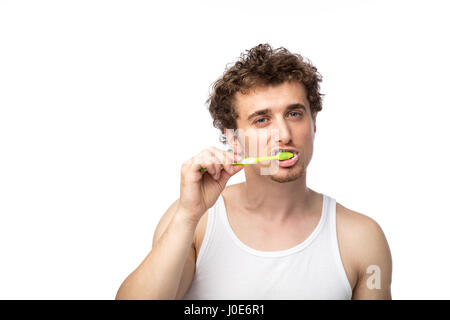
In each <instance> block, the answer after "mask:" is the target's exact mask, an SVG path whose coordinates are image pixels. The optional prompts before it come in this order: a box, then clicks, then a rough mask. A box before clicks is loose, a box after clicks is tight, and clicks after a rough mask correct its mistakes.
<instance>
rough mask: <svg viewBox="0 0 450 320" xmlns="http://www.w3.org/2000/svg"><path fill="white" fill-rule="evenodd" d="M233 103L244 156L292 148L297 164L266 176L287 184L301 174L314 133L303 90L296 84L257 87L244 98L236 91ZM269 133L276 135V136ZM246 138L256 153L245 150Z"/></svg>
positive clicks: (304, 171) (312, 119) (251, 167)
mask: <svg viewBox="0 0 450 320" xmlns="http://www.w3.org/2000/svg"><path fill="white" fill-rule="evenodd" d="M235 102H236V111H237V113H238V115H239V117H238V119H237V120H236V123H237V128H238V129H240V130H242V131H243V132H246V135H247V136H246V137H244V139H246V142H245V156H268V155H271V151H272V150H273V149H274V147H275V148H276V147H278V148H280V149H283V148H293V149H294V150H296V151H297V152H298V159H297V161H296V162H295V163H294V164H293V165H290V166H287V167H282V166H281V165H280V166H279V167H278V169H276V170H275V171H274V172H273V173H272V172H271V174H269V175H267V177H268V178H270V179H272V180H273V181H277V182H288V181H293V180H296V179H298V178H299V177H302V176H303V175H305V173H306V168H307V166H308V164H309V162H310V161H311V158H312V153H313V142H314V135H315V132H316V125H315V119H314V118H313V115H312V114H311V110H310V105H309V102H308V99H307V92H306V89H305V87H304V86H303V85H302V84H300V83H296V82H284V83H282V84H280V85H277V86H263V87H257V88H254V89H252V90H251V91H250V92H249V93H248V94H245V95H244V94H242V93H240V92H237V93H236V95H235ZM262 130H266V132H265V133H266V135H261V134H260V133H262ZM276 130H278V131H276ZM273 132H278V137H277V136H276V134H273ZM261 137H262V138H261ZM249 139H252V140H253V141H257V145H258V148H257V149H258V151H257V152H256V154H255V152H251V151H252V148H250V150H249ZM261 140H262V141H261ZM240 141H241V142H242V139H240ZM261 146H262V148H261ZM253 150H254V149H253ZM260 150H264V151H263V152H261V151H260ZM262 153H264V154H262ZM266 164H267V162H266ZM262 166H263V165H262V164H257V165H252V166H248V167H249V170H255V172H261V171H260V170H261V168H262Z"/></svg>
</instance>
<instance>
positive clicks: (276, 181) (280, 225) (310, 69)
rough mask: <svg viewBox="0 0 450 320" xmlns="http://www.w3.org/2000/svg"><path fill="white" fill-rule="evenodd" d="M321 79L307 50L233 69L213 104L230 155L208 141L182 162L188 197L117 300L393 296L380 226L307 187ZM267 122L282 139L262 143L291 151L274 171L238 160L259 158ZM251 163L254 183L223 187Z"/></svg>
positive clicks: (267, 53) (252, 56)
mask: <svg viewBox="0 0 450 320" xmlns="http://www.w3.org/2000/svg"><path fill="white" fill-rule="evenodd" d="M320 81H321V76H320V74H319V73H318V72H317V69H316V68H315V67H314V66H313V65H312V64H311V63H310V62H308V61H306V60H305V59H303V58H302V57H301V56H300V55H299V54H292V53H290V52H289V51H288V50H286V49H284V48H279V49H276V50H273V49H272V48H271V47H270V45H268V44H261V45H258V46H256V47H255V48H253V49H251V50H249V51H248V52H247V54H243V55H241V58H240V60H239V61H238V62H236V63H235V64H234V65H233V66H232V67H231V68H229V69H228V70H226V72H225V73H224V75H223V76H222V77H221V78H220V79H218V80H217V81H216V83H215V85H214V90H213V92H212V94H211V96H210V97H209V99H208V103H209V111H210V113H211V115H212V117H213V120H214V125H215V126H216V127H217V128H219V129H220V130H221V132H222V138H221V140H222V142H224V143H226V144H228V146H229V147H230V148H231V150H232V151H233V152H225V151H221V150H219V149H217V148H214V147H211V148H208V149H205V150H203V151H202V152H201V153H199V154H198V155H196V156H194V157H192V158H191V159H190V160H188V161H186V162H185V163H183V166H182V169H181V187H180V197H179V198H178V199H177V200H176V201H175V202H174V203H173V204H172V205H171V206H170V207H169V208H168V210H167V212H166V213H165V214H164V215H163V216H162V218H161V220H160V222H159V224H158V226H157V228H156V230H155V234H154V237H153V248H152V250H151V252H150V253H149V254H148V255H147V257H146V258H145V259H144V261H143V262H142V263H141V264H140V265H139V266H138V267H137V268H136V270H134V271H133V272H132V273H131V274H130V275H129V276H128V277H127V278H126V279H125V281H124V282H123V283H122V285H121V287H120V288H119V291H118V292H117V296H116V299H391V292H390V285H391V274H392V260H391V254H390V250H389V246H388V243H387V240H386V238H385V236H384V233H383V231H382V229H381V228H380V226H379V225H378V224H377V222H375V221H374V220H373V219H371V218H369V217H367V216H365V215H363V214H361V213H357V212H354V211H352V210H350V209H348V208H345V207H344V206H342V205H341V204H339V203H337V202H336V201H335V199H333V198H332V197H330V196H328V195H325V194H321V193H318V192H316V191H314V190H312V189H310V188H308V187H307V185H306V169H307V166H308V164H309V162H310V160H311V158H312V154H313V142H314V135H315V132H316V116H317V113H318V112H319V111H321V109H322V100H321V94H320V93H319V82H320ZM228 129H235V131H232V130H228ZM240 130H241V132H253V133H250V134H249V135H248V136H242V135H241V134H239V131H240ZM263 130H266V131H267V130H274V132H276V133H277V135H275V138H274V135H268V136H267V139H266V140H265V139H264V138H260V137H259V136H258V138H257V140H258V143H259V146H261V145H262V146H263V147H268V150H269V152H270V154H271V155H272V154H274V153H275V154H276V153H277V152H278V151H280V150H281V151H290V152H292V153H293V154H294V157H293V158H292V159H290V160H286V161H278V160H271V161H272V163H273V161H275V162H276V164H277V170H275V171H274V172H271V173H270V174H262V169H263V167H264V165H263V164H262V163H257V164H253V165H247V166H243V165H235V166H233V165H231V163H233V162H236V161H238V160H240V159H241V158H242V157H241V156H239V157H238V156H236V155H244V156H254V155H255V154H251V152H249V149H248V144H247V142H246V141H247V140H246V139H247V138H249V139H250V140H251V139H253V138H255V134H257V133H259V132H262V131H263ZM230 132H232V133H230ZM236 132H238V133H237V134H236ZM271 132H272V131H271ZM263 149H264V148H263ZM257 151H258V152H259V151H261V149H260V148H258V150H257ZM261 155H268V154H259V156H261ZM266 164H267V163H266ZM202 167H203V168H206V172H205V173H203V172H202V171H201V170H200V169H201V168H202ZM244 167H245V168H244ZM243 168H244V170H245V178H246V179H245V182H244V183H239V184H235V185H231V186H227V187H226V183H227V181H228V180H229V178H230V177H231V176H233V175H234V174H236V173H237V172H239V171H240V170H242V169H243Z"/></svg>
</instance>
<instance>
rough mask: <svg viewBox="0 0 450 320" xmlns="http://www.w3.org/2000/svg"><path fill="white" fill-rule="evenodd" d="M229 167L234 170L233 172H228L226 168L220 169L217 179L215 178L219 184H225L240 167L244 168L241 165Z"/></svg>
mask: <svg viewBox="0 0 450 320" xmlns="http://www.w3.org/2000/svg"><path fill="white" fill-rule="evenodd" d="M231 167H232V168H233V170H234V172H233V174H229V173H228V172H227V171H226V170H222V174H221V175H220V178H219V180H217V181H218V182H219V183H220V184H221V185H225V184H226V183H227V182H228V180H229V179H230V178H231V177H232V176H234V175H235V174H236V173H238V172H239V171H241V170H242V168H244V166H243V165H235V166H231Z"/></svg>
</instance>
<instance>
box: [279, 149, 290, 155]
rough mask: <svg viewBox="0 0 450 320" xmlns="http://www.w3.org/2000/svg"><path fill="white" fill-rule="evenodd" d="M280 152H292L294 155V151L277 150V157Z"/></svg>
mask: <svg viewBox="0 0 450 320" xmlns="http://www.w3.org/2000/svg"><path fill="white" fill-rule="evenodd" d="M280 152H292V153H294V151H290V150H277V151H275V155H277V154H278V153H280Z"/></svg>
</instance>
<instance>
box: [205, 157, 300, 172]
mask: <svg viewBox="0 0 450 320" xmlns="http://www.w3.org/2000/svg"><path fill="white" fill-rule="evenodd" d="M293 156H294V154H293V153H292V152H279V153H278V154H277V155H275V156H268V157H249V158H244V159H242V160H241V161H239V162H237V163H232V165H233V166H236V165H246V164H255V163H258V162H261V161H265V160H274V159H276V160H288V159H290V158H292V157H293ZM222 169H223V166H222ZM205 170H206V168H200V171H202V172H203V171H205Z"/></svg>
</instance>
